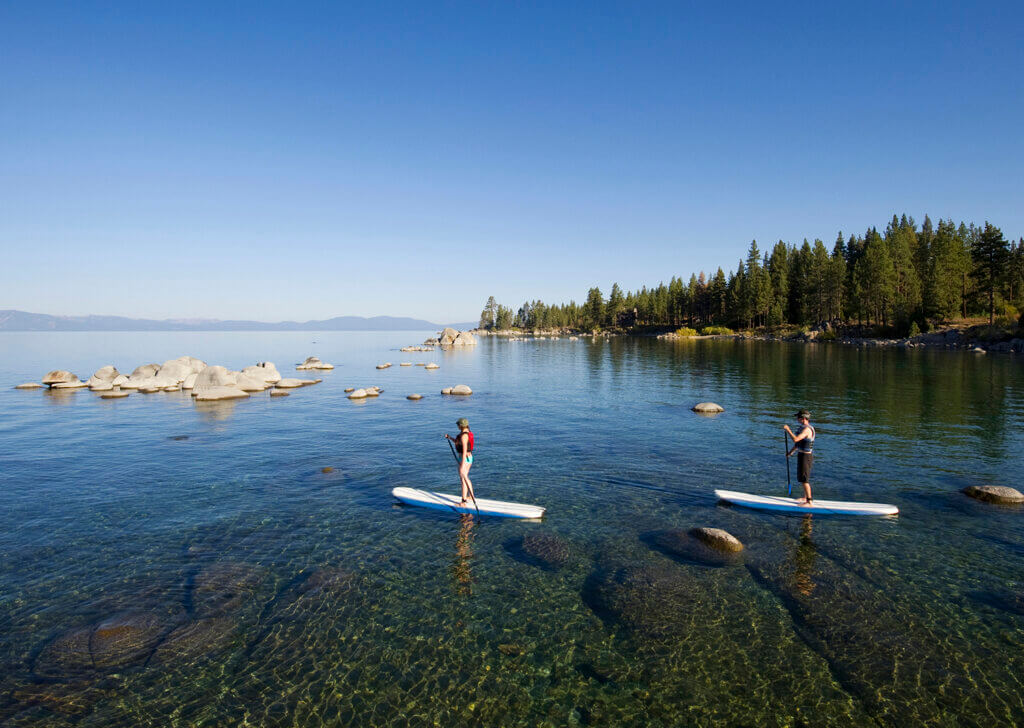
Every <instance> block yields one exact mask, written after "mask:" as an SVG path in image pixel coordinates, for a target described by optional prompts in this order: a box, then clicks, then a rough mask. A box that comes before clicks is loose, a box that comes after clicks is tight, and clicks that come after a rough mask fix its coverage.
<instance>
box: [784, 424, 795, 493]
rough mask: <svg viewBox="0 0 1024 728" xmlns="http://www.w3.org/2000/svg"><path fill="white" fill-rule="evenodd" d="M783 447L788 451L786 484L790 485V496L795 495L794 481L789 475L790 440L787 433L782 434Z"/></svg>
mask: <svg viewBox="0 0 1024 728" xmlns="http://www.w3.org/2000/svg"><path fill="white" fill-rule="evenodd" d="M782 445H783V448H784V449H785V451H786V483H788V484H789V492H788V495H793V480H792V478H791V476H790V474H789V438H787V437H786V433H785V432H783V433H782Z"/></svg>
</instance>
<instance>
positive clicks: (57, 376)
mask: <svg viewBox="0 0 1024 728" xmlns="http://www.w3.org/2000/svg"><path fill="white" fill-rule="evenodd" d="M77 381H78V377H77V376H76V375H74V374H72V373H71V372H69V371H68V370H66V369H54V370H53V371H52V372H47V373H46V374H44V375H43V384H48V385H50V386H51V387H52V386H53V385H54V384H60V383H61V382H77Z"/></svg>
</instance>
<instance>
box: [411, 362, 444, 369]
mask: <svg viewBox="0 0 1024 728" xmlns="http://www.w3.org/2000/svg"><path fill="white" fill-rule="evenodd" d="M416 366H422V367H424V368H426V369H440V368H441V367H439V366H438V365H437V364H435V363H434V362H430V363H429V364H417V365H416Z"/></svg>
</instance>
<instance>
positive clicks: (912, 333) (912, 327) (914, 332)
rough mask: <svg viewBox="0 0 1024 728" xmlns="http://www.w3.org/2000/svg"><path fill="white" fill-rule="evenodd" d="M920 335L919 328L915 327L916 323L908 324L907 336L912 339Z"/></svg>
mask: <svg viewBox="0 0 1024 728" xmlns="http://www.w3.org/2000/svg"><path fill="white" fill-rule="evenodd" d="M920 335H921V327H920V326H918V325H917V321H911V322H910V330H909V331H908V332H907V336H909V337H910V338H911V339H913V338H914V337H915V336H920Z"/></svg>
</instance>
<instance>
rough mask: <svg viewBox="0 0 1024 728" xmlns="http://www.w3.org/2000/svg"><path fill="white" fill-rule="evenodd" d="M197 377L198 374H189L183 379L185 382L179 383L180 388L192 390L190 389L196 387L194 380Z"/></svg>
mask: <svg viewBox="0 0 1024 728" xmlns="http://www.w3.org/2000/svg"><path fill="white" fill-rule="evenodd" d="M198 376H199V375H198V374H189V375H188V376H187V377H185V381H184V382H182V383H181V388H182V389H192V387H194V386H196V378H197V377H198Z"/></svg>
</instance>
